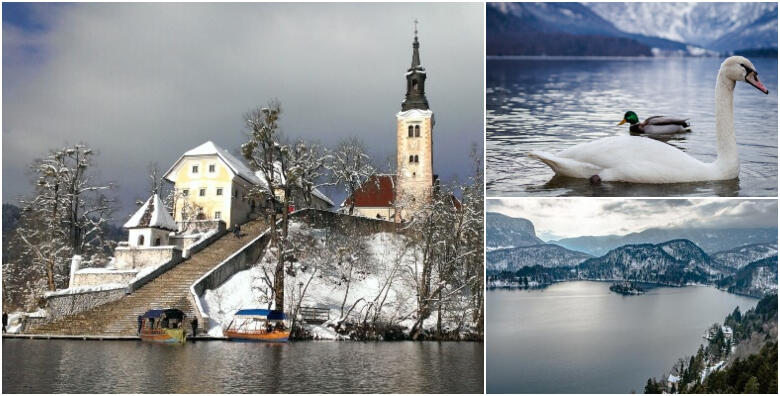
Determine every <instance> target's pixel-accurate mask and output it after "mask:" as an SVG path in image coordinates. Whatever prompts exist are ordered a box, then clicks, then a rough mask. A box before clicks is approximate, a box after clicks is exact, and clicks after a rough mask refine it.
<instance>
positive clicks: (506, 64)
mask: <svg viewBox="0 0 780 396" xmlns="http://www.w3.org/2000/svg"><path fill="white" fill-rule="evenodd" d="M751 61H752V62H753V63H754V65H755V66H756V69H757V70H758V72H759V77H760V79H761V81H762V82H763V83H764V85H766V86H767V88H768V89H769V95H764V94H763V93H761V92H760V91H758V90H757V89H755V88H753V87H751V86H750V85H748V84H745V83H737V88H736V90H735V99H734V112H735V130H736V135H737V145H738V150H739V158H740V164H741V167H740V175H739V180H736V181H734V180H732V181H723V182H702V183H679V184H668V185H646V184H629V183H601V184H599V185H595V186H594V185H591V184H590V183H589V182H588V181H587V180H585V179H572V178H564V177H555V178H553V176H554V173H553V171H552V170H551V169H550V168H549V167H547V165H544V164H543V163H541V162H539V161H536V160H532V159H530V158H527V157H526V156H525V154H526V153H528V152H530V151H533V150H543V151H547V152H552V153H554V152H558V151H561V150H563V149H566V148H569V147H571V146H574V145H577V144H580V143H585V142H589V141H592V140H595V139H599V138H603V137H608V136H615V135H628V134H629V133H628V126H627V125H626V124H624V125H622V126H620V127H618V126H616V125H617V123H618V122H620V120H622V119H623V114H624V113H625V112H626V111H628V110H633V111H634V112H636V113H637V114H638V115H639V118H640V119H642V120H644V119H645V118H647V117H650V116H654V115H666V116H675V117H682V118H689V119H690V121H691V123H692V132H691V133H687V134H684V135H678V136H677V137H675V138H673V139H671V140H668V141H667V143H669V144H671V145H674V146H675V147H678V148H680V149H681V150H683V151H685V152H687V153H688V154H690V155H692V156H693V157H695V158H697V159H699V160H702V161H706V162H710V161H714V160H715V158H716V156H717V151H716V150H717V149H716V137H715V104H714V103H715V79H716V77H717V73H718V69H719V68H720V63H721V62H722V59H717V58H668V59H660V58H647V59H637V58H628V59H625V58H608V59H604V58H601V59H592V58H571V59H549V58H531V59H528V58H525V59H517V58H488V60H487V86H486V97H487V113H486V117H487V129H486V134H487V142H486V144H487V146H486V149H487V156H486V159H485V160H486V165H487V174H486V176H487V179H486V182H487V192H488V196H528V195H538V196H751V197H753V196H776V195H777V98H778V96H777V94H778V90H777V59H767V58H755V59H751Z"/></svg>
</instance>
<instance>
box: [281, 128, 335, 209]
mask: <svg viewBox="0 0 780 396" xmlns="http://www.w3.org/2000/svg"><path fill="white" fill-rule="evenodd" d="M289 152H290V156H291V162H293V163H295V164H297V168H298V174H299V177H298V184H297V185H295V186H293V188H294V189H297V190H298V191H299V192H300V194H301V197H302V198H303V201H304V206H306V207H310V206H311V202H312V200H311V197H312V192H313V191H314V190H315V189H316V188H318V187H320V186H322V185H325V184H322V183H321V184H318V183H317V182H318V181H319V180H321V179H323V177H324V176H325V171H326V168H325V163H326V161H328V160H329V159H330V156H329V155H328V154H327V153H326V150H325V148H323V147H322V146H321V145H320V144H319V143H307V142H304V141H303V140H300V139H299V140H297V141H296V142H295V143H294V144H293V145H292V147H291V148H290V151H289Z"/></svg>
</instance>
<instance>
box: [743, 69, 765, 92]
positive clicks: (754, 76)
mask: <svg viewBox="0 0 780 396" xmlns="http://www.w3.org/2000/svg"><path fill="white" fill-rule="evenodd" d="M745 82H746V83H748V84H750V85H752V86H754V87H756V88H757V89H758V90H759V91H761V92H763V93H765V94H767V95H769V90H768V89H766V87H765V86H764V84H761V81H759V80H758V73H756V72H755V71H751V72H748V74H747V76H745Z"/></svg>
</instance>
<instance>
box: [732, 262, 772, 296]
mask: <svg viewBox="0 0 780 396" xmlns="http://www.w3.org/2000/svg"><path fill="white" fill-rule="evenodd" d="M718 286H719V287H721V288H724V289H727V290H728V291H729V292H731V293H740V294H747V295H750V296H754V297H763V296H765V295H767V294H771V293H777V256H772V257H767V258H764V259H761V260H758V261H754V262H752V263H750V264H748V265H746V266H745V267H744V268H742V269H740V270H739V271H737V273H736V274H734V275H733V276H730V277H728V278H725V279H723V280H722V281H720V282H718Z"/></svg>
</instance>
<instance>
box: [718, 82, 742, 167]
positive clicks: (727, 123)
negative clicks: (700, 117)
mask: <svg viewBox="0 0 780 396" xmlns="http://www.w3.org/2000/svg"><path fill="white" fill-rule="evenodd" d="M735 85H736V82H735V81H734V80H731V79H729V78H727V77H726V76H725V75H724V73H723V71H722V70H721V72H720V73H718V81H717V83H716V84H715V132H716V133H717V135H718V160H717V161H715V164H716V165H717V166H718V168H720V170H721V171H722V172H725V173H728V174H729V175H731V176H732V177H737V176H738V174H739V157H738V155H737V139H736V137H735V136H734V86H735Z"/></svg>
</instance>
